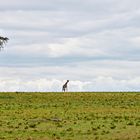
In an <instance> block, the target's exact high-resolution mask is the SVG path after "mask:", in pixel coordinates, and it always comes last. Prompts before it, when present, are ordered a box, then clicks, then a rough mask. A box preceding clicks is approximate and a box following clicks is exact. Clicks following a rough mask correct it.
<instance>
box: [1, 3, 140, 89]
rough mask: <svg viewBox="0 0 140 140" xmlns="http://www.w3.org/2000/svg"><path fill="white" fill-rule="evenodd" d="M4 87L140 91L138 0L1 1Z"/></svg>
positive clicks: (139, 5) (2, 84) (2, 82)
mask: <svg viewBox="0 0 140 140" xmlns="http://www.w3.org/2000/svg"><path fill="white" fill-rule="evenodd" d="M0 19H1V20H0V35H1V36H7V37H8V38H9V39H10V40H9V42H8V44H7V45H6V46H5V48H4V50H2V51H1V52H0V91H61V86H62V84H63V83H64V82H65V81H66V80H67V79H69V80H70V83H69V91H140V1H139V0H0Z"/></svg>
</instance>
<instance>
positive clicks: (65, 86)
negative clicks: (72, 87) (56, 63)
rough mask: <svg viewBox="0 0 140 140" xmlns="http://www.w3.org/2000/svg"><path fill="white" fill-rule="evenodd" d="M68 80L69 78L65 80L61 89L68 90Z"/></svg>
mask: <svg viewBox="0 0 140 140" xmlns="http://www.w3.org/2000/svg"><path fill="white" fill-rule="evenodd" d="M68 82H69V80H67V82H66V83H65V84H64V85H63V86H62V91H64V92H65V91H68Z"/></svg>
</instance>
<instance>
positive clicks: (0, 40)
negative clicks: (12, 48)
mask: <svg viewBox="0 0 140 140" xmlns="http://www.w3.org/2000/svg"><path fill="white" fill-rule="evenodd" d="M8 40H9V38H7V37H2V36H0V50H1V48H3V45H4V44H6V43H7V42H8Z"/></svg>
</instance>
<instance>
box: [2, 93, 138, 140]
mask: <svg viewBox="0 0 140 140" xmlns="http://www.w3.org/2000/svg"><path fill="white" fill-rule="evenodd" d="M59 139H60V140H140V93H135V92H134V93H132V92H128V93H127V92H124V93H122V92H120V93H119V92H118V93H117V92H116V93H115V92H114V93H111V92H109V93H107V92H106V93H101V92H97V93H95V92H93V93H86V92H83V93H76V92H75V93H74V92H73V93H72V92H71V93H70V92H68V93H61V92H60V93H20V92H17V93H0V140H59Z"/></svg>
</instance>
